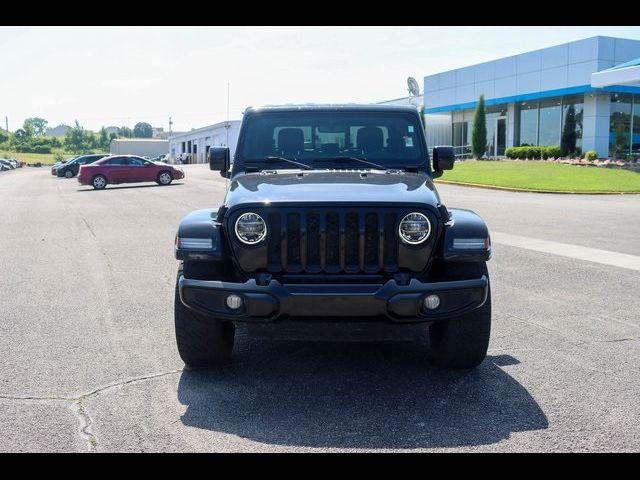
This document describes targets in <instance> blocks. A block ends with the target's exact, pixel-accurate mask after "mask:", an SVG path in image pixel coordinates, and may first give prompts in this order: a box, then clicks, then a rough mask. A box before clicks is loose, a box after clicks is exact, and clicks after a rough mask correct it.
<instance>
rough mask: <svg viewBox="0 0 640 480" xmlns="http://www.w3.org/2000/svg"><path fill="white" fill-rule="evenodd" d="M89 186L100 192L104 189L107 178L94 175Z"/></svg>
mask: <svg viewBox="0 0 640 480" xmlns="http://www.w3.org/2000/svg"><path fill="white" fill-rule="evenodd" d="M91 185H92V186H93V188H95V189H96V190H102V189H103V188H104V187H106V186H107V178H106V177H105V176H104V175H96V176H95V177H93V179H92V180H91Z"/></svg>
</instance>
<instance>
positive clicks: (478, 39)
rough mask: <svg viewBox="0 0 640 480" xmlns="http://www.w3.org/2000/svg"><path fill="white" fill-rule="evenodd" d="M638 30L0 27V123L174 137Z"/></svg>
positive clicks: (401, 91)
mask: <svg viewBox="0 0 640 480" xmlns="http://www.w3.org/2000/svg"><path fill="white" fill-rule="evenodd" d="M595 35H605V36H615V37H623V38H632V39H637V40H640V27H621V26H614V27H607V26H601V27H598V26H589V27H578V26H572V27H565V26H558V27H549V26H545V27H523V26H518V27H500V26H494V27H469V26H461V27H455V26H451V27H195V26H187V27H100V26H93V27H42V26H41V27H0V66H1V70H0V120H1V122H0V123H2V127H3V128H4V117H5V116H8V118H9V129H10V130H11V131H15V130H16V129H17V128H19V127H20V126H21V125H22V123H23V121H24V119H25V118H28V117H42V118H45V119H46V120H47V121H48V122H49V126H55V125H59V124H61V123H65V124H68V125H71V124H73V122H74V121H75V120H78V121H79V122H80V124H81V125H82V126H83V127H85V128H88V129H91V130H98V129H99V128H100V127H101V126H112V125H113V126H123V125H124V126H129V127H131V128H133V126H134V125H135V124H136V123H137V122H140V121H144V122H148V123H151V124H152V125H153V126H154V127H163V128H164V129H165V130H168V128H169V117H172V119H173V127H172V129H173V130H174V131H186V130H190V129H192V128H198V127H202V126H205V125H210V124H213V123H217V122H221V121H224V120H225V119H226V118H227V88H228V86H229V93H230V95H229V117H230V119H240V118H241V116H242V112H243V111H244V109H245V108H246V107H248V106H252V105H253V106H257V105H268V104H283V103H307V102H310V103H343V102H356V103H368V102H376V101H382V100H388V99H392V98H398V97H404V96H406V95H407V87H406V79H407V77H408V76H413V77H415V78H416V79H417V80H418V83H419V84H420V85H421V86H422V79H423V77H424V76H425V75H429V74H433V73H438V72H442V71H446V70H451V69H454V68H459V67H463V66H466V65H473V64H476V63H480V62H484V61H488V60H494V59H496V58H501V57H505V56H508V55H515V54H518V53H523V52H527V51H530V50H536V49H539V48H544V47H549V46H553V45H557V44H559V43H565V42H569V41H572V40H578V39H581V38H587V37H592V36H595Z"/></svg>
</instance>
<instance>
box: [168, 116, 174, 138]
mask: <svg viewBox="0 0 640 480" xmlns="http://www.w3.org/2000/svg"><path fill="white" fill-rule="evenodd" d="M171 125H173V121H172V120H171V117H169V135H171Z"/></svg>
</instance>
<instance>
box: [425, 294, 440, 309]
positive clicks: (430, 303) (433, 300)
mask: <svg viewBox="0 0 640 480" xmlns="http://www.w3.org/2000/svg"><path fill="white" fill-rule="evenodd" d="M439 306H440V297H439V296H438V295H429V296H428V297H426V298H425V299H424V308H426V309H427V310H435V309H436V308H438V307H439Z"/></svg>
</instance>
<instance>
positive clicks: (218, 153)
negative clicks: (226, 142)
mask: <svg viewBox="0 0 640 480" xmlns="http://www.w3.org/2000/svg"><path fill="white" fill-rule="evenodd" d="M229 155H230V154H229V148H228V147H211V148H209V168H210V169H211V170H218V171H219V172H220V175H221V176H223V177H225V178H229Z"/></svg>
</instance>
